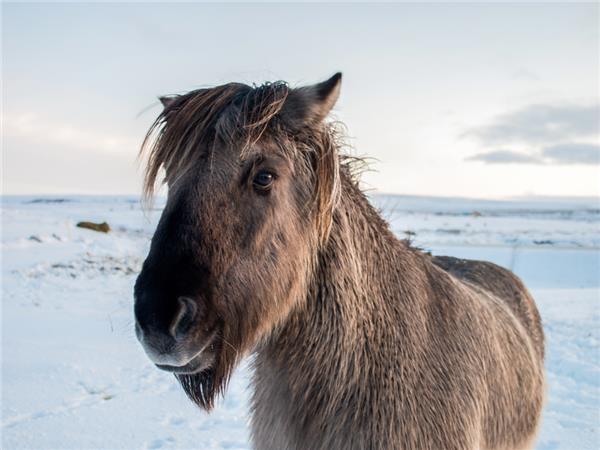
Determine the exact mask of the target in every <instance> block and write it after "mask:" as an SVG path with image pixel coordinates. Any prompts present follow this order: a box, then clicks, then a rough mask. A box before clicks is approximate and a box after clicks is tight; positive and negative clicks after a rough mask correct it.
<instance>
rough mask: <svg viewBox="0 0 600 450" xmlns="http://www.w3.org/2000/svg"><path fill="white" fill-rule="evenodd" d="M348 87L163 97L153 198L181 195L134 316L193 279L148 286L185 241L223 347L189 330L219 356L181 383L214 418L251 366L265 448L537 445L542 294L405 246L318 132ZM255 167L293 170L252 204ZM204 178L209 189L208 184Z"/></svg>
mask: <svg viewBox="0 0 600 450" xmlns="http://www.w3.org/2000/svg"><path fill="white" fill-rule="evenodd" d="M340 78H341V77H340V76H339V75H336V76H334V77H333V78H331V79H330V80H328V81H326V82H324V83H321V84H317V85H314V86H308V87H305V88H300V89H294V90H291V89H288V88H287V86H286V85H285V84H281V83H276V84H273V85H265V86H261V87H259V88H250V87H248V86H244V85H239V84H231V85H225V86H221V87H218V88H214V89H208V90H201V91H195V92H192V93H189V94H186V95H185V96H180V97H174V98H170V99H164V100H163V103H164V104H165V106H166V108H165V111H164V112H163V114H162V115H161V117H160V118H159V120H158V121H157V123H156V125H155V127H154V129H160V130H161V131H160V135H159V137H158V138H157V140H156V141H155V142H154V144H153V145H152V146H151V147H150V156H149V158H150V164H149V169H148V172H147V173H148V175H147V190H148V191H151V189H152V186H153V185H154V181H155V178H156V176H157V174H158V171H159V168H160V167H164V168H166V176H167V182H168V183H169V186H170V191H169V200H168V203H167V208H166V209H165V212H164V213H163V218H162V219H161V225H159V229H158V230H157V234H156V235H155V237H154V240H153V249H152V250H151V253H150V255H149V257H148V259H147V261H146V264H145V266H144V270H143V273H142V275H140V280H141V281H140V280H138V286H136V315H137V316H138V320H141V319H140V317H142V315H143V313H144V309H143V308H148V307H149V306H148V305H147V304H142V300H141V298H142V297H143V294H144V293H145V292H146V291H151V290H152V289H154V290H156V287H155V286H154V285H153V284H152V283H153V281H152V280H153V279H157V278H160V279H170V278H169V277H176V276H177V277H181V275H179V274H175V275H172V274H168V275H164V274H162V275H161V277H154V278H153V277H151V276H150V275H149V273H150V272H151V271H157V270H161V269H160V267H161V265H162V266H164V265H165V264H166V263H165V261H166V260H167V259H169V258H170V256H169V255H170V253H169V252H170V251H171V250H170V248H172V247H173V246H174V245H181V246H187V247H190V248H192V247H193V248H192V249H191V250H190V251H189V252H188V251H187V247H185V248H186V251H185V252H183V250H182V251H180V252H179V253H177V254H178V255H182V254H184V253H185V254H186V255H187V254H189V255H191V256H190V257H191V258H192V260H191V262H190V264H192V262H193V264H196V265H199V266H201V267H202V268H203V269H202V271H200V270H198V271H197V272H194V273H196V274H199V273H202V274H203V275H195V276H196V277H197V278H193V277H192V278H189V279H186V280H188V281H186V282H187V283H192V281H189V280H194V281H193V283H197V282H198V281H197V279H198V278H199V277H201V278H202V286H203V287H202V289H198V290H196V291H195V292H199V293H198V294H196V297H195V298H197V299H198V300H197V301H198V303H202V304H203V305H204V306H203V308H204V309H205V310H207V311H208V312H206V314H205V316H204V319H203V320H204V322H206V323H208V322H210V324H211V327H212V326H213V325H212V324H213V323H214V324H215V325H214V329H216V330H217V332H215V333H216V334H215V333H213V334H211V336H213V335H216V336H217V337H216V338H213V337H210V338H209V337H207V335H206V334H200V332H198V333H196V334H194V333H190V335H193V336H192V337H193V339H196V340H197V344H198V345H200V344H203V345H205V342H209V343H210V346H209V348H210V353H209V354H208V356H206V360H207V361H210V367H209V368H208V369H206V370H204V371H202V372H201V373H195V374H189V375H188V374H184V375H181V374H178V375H177V376H178V378H179V380H180V381H181V383H182V386H183V387H184V389H185V390H186V392H187V393H188V395H189V396H190V398H191V399H192V400H193V401H195V402H196V403H198V404H199V405H200V406H202V407H204V408H206V409H210V408H211V407H212V404H213V399H214V397H215V395H217V394H218V393H219V392H222V391H223V390H224V389H225V386H226V383H227V380H228V378H229V375H230V373H231V370H233V367H234V366H235V365H236V364H237V362H239V360H240V359H241V357H243V356H244V355H246V354H249V353H254V355H255V357H254V376H253V381H252V385H253V387H254V393H253V396H252V419H251V427H252V442H253V445H254V447H255V448H257V449H274V450H283V449H297V450H301V449H302V450H304V449H307V450H308V449H311V450H317V449H324V450H325V449H340V450H342V449H344V450H345V449H404V450H417V449H419V450H420V449H423V450H425V449H431V450H441V449H443V450H467V449H468V450H475V449H481V450H508V449H524V448H529V447H530V446H531V445H533V439H534V436H535V433H536V429H537V427H538V423H539V419H540V414H541V409H542V404H543V397H544V393H543V392H544V375H543V359H544V338H543V331H542V326H541V322H540V317H539V314H538V312H537V309H536V306H535V304H534V301H533V299H532V298H531V296H530V295H529V293H528V292H527V290H526V288H525V287H524V286H523V284H522V283H521V281H520V280H519V279H518V278H517V277H516V276H515V275H514V274H512V273H511V272H509V271H507V270H505V269H503V268H500V267H498V266H496V265H494V264H491V263H486V262H479V261H468V260H460V259H456V258H450V257H434V256H430V255H428V254H425V253H423V252H422V251H420V250H418V249H415V248H412V247H411V246H410V245H409V244H408V243H407V242H406V241H401V240H399V239H398V238H396V236H394V234H393V233H392V232H391V230H390V228H389V226H388V224H387V223H386V222H385V221H384V220H383V219H382V217H381V215H380V214H379V212H378V211H376V210H375V209H374V208H373V207H372V206H371V205H370V203H369V201H368V199H367V198H366V196H365V195H364V194H363V193H362V192H361V190H360V189H359V187H358V184H357V181H356V177H354V176H353V175H352V163H351V162H349V160H348V159H346V158H343V157H342V156H340V154H339V151H338V150H339V144H337V140H336V138H335V129H334V127H333V126H332V125H328V124H326V123H324V122H323V119H324V118H325V116H326V115H327V114H328V113H329V111H330V109H331V108H332V107H333V105H334V103H335V101H336V100H337V97H338V94H339V89H340ZM161 127H162V128H161ZM201 153H202V154H203V155H204V156H202V157H200V156H198V155H199V154H201ZM256 155H259V156H260V158H262V159H260V158H259V159H256V160H254V163H253V164H255V165H260V164H263V162H262V160H263V159H265V158H267V159H268V158H271V157H275V156H277V158H281V160H282V161H285V164H287V165H288V166H285V164H284V163H281V164H283V165H282V166H281V167H280V168H279V169H278V170H279V175H278V179H277V180H276V185H275V187H274V188H273V191H272V192H269V194H268V196H266V195H264V193H262V194H261V195H263V196H261V197H260V198H258V197H257V199H255V198H254V197H252V196H250V194H248V193H247V192H246V191H239V187H236V188H234V187H231V186H233V184H232V185H229V184H226V183H228V181H227V180H229V179H233V178H235V177H237V175H235V174H237V173H238V168H237V167H239V166H240V165H242V166H243V164H245V161H247V160H249V159H251V158H254V157H256ZM274 155H275V156H274ZM231 161H236V163H231ZM256 161H259V162H256ZM207 165H210V166H211V167H210V171H209V172H210V174H211V175H210V177H209V176H208V175H201V174H200V172H201V170H205V169H202V168H203V167H206V166H207ZM284 166H285V167H284ZM252 167H254V166H252ZM286 167H288V168H286ZM244 170H245V169H244ZM248 170H254V169H248ZM239 171H242V169H239ZM286 171H287V172H286ZM209 172H205V173H206V174H207V173H209ZM288 172H289V174H288ZM291 174H293V176H292V175H291ZM220 177H221V178H220ZM208 179H210V181H206V180H208ZM215 180H216V181H215ZM208 183H212V184H208ZM215 183H220V184H215ZM199 185H202V188H197V189H195V188H192V187H190V186H199ZM209 186H210V188H209ZM215 186H221V188H219V189H215V188H214V187H215ZM225 186H229V187H225ZM244 189H245V188H244ZM249 189H250V188H249ZM276 189H278V191H277V190H276ZM190 192H192V193H190ZM207 192H209V193H210V195H209V194H207ZM224 192H226V193H224ZM232 192H233V193H232ZM240 192H242V193H240ZM207 196H209V197H210V198H209V197H207ZM256 201H259V202H262V203H260V204H258V203H254V202H256ZM266 201H267V202H272V203H269V204H268V205H266V204H265V203H264V202H266ZM246 204H249V205H252V207H251V208H250V210H249V212H246V210H243V209H240V208H241V206H239V205H246ZM194 205H195V206H194ZM273 205H277V206H273ZM190 208H191V209H190ZM194 208H196V209H194ZM188 209H190V211H192V210H193V211H194V213H193V214H192V213H189V212H188ZM198 211H201V213H199V212H198ZM257 211H260V214H258V213H257ZM280 213H281V214H280ZM174 217H175V219H174ZM190 217H193V220H192V219H190ZM258 217H260V219H259V218H258ZM180 223H185V228H182V227H181V226H179V225H178V224H180ZM173 230H175V231H173ZM199 230H201V233H200V231H199ZM240 235H243V236H245V238H244V242H243V243H239V242H238V241H239V238H237V237H236V236H240ZM175 242H177V244H175ZM183 242H186V243H187V244H183ZM166 243H168V245H167V244H166ZM159 250H160V251H159ZM157 255H159V256H157ZM177 282H178V284H179V285H182V284H183V285H185V283H183V282H181V279H180V278H177ZM138 309H139V311H138ZM165 311H167V309H165ZM138 312H139V314H138ZM157 323H158V322H157ZM156 327H158V325H156ZM205 328H206V329H208V328H209V327H208V326H207V327H205ZM211 329H212V328H211ZM198 336H201V337H198ZM192 337H190V342H192V343H193V342H196V341H192ZM207 339H210V340H209V341H207ZM181 345H183V344H181ZM205 346H206V345H205ZM207 348H208V347H207ZM207 352H208V350H207Z"/></svg>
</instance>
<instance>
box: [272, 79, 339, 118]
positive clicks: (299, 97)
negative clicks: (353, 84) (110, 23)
mask: <svg viewBox="0 0 600 450" xmlns="http://www.w3.org/2000/svg"><path fill="white" fill-rule="evenodd" d="M341 87H342V74H341V72H338V73H336V74H335V75H334V76H332V77H331V78H329V79H328V80H326V81H323V82H321V83H317V84H312V85H310V86H303V87H300V88H296V89H292V90H291V91H290V94H289V96H288V99H287V101H286V102H285V105H284V106H283V110H282V113H283V115H284V116H285V117H286V118H287V119H288V120H290V121H292V122H293V123H294V124H297V125H306V124H308V125H314V124H317V123H319V122H321V121H322V120H323V119H325V117H327V114H329V112H330V111H331V109H332V108H333V106H334V105H335V102H336V101H337V99H338V97H339V96H340V89H341Z"/></svg>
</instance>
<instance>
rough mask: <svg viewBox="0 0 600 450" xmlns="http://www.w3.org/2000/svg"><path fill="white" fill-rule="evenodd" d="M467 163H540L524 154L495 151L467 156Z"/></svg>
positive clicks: (510, 151) (537, 159)
mask: <svg viewBox="0 0 600 450" xmlns="http://www.w3.org/2000/svg"><path fill="white" fill-rule="evenodd" d="M466 160H467V161H481V162H484V163H487V164H512V163H521V164H523V163H529V164H540V163H541V162H542V161H541V159H540V158H539V157H537V156H532V155H528V154H526V153H520V152H514V151H512V150H495V151H492V152H487V153H479V154H477V155H473V156H469V157H468V158H466Z"/></svg>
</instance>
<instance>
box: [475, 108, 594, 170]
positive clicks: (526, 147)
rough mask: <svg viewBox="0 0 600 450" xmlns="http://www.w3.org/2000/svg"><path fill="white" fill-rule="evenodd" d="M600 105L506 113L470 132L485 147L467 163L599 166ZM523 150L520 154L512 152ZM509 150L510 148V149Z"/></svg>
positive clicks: (525, 109) (522, 110) (528, 109)
mask: <svg viewBox="0 0 600 450" xmlns="http://www.w3.org/2000/svg"><path fill="white" fill-rule="evenodd" d="M599 133H600V105H598V104H596V105H590V104H588V105H576V104H546V105H541V104H537V105H530V106H527V107H525V108H522V109H519V110H517V111H513V112H511V113H507V114H503V115H500V116H498V117H496V119H494V120H492V121H491V122H490V123H488V124H487V125H484V126H480V127H475V128H472V129H469V130H467V131H466V132H465V133H464V134H463V136H464V137H470V138H473V139H475V140H477V141H479V142H480V143H481V144H483V145H484V146H486V147H498V146H501V147H500V148H501V149H499V150H493V151H487V152H482V153H478V154H475V155H472V156H469V157H467V158H466V161H479V162H483V163H486V164H548V165H549V164H553V165H557V164H585V165H590V164H592V165H595V164H600V146H599V145H598V144H597V143H590V142H586V141H589V140H590V138H592V139H594V141H595V142H597V139H598V136H599ZM512 146H517V147H518V148H520V150H519V151H516V150H514V149H511V147H512ZM507 147H508V148H507Z"/></svg>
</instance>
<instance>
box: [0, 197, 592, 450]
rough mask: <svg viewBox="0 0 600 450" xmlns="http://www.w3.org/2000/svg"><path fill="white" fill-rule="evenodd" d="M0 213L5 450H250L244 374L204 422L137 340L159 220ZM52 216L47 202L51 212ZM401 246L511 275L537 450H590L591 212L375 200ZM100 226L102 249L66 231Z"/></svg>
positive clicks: (126, 212)
mask: <svg viewBox="0 0 600 450" xmlns="http://www.w3.org/2000/svg"><path fill="white" fill-rule="evenodd" d="M52 200H53V199H50V198H43V199H36V198H32V197H4V198H3V199H2V203H3V204H2V346H1V349H2V355H1V356H2V428H1V432H2V448H3V449H13V448H29V449H47V448H51V449H62V448H70V449H85V448H102V449H120V448H126V449H145V448H201V449H204V448H227V449H235V448H248V430H247V400H248V387H247V384H248V375H249V371H248V369H247V367H246V366H245V365H244V366H243V367H240V368H239V369H238V370H237V371H236V373H235V376H234V378H233V380H232V382H231V385H230V387H229V390H228V392H227V394H226V396H225V398H224V399H223V400H222V401H221V402H220V404H219V406H218V407H217V408H216V410H215V411H214V412H213V413H212V414H210V415H207V414H205V413H204V412H201V411H200V410H198V409H197V408H195V407H194V406H193V405H192V404H191V403H190V402H189V401H188V400H187V398H186V397H185V395H184V393H183V391H182V390H181V389H180V387H179V385H178V383H177V382H176V380H175V379H174V377H173V376H172V375H170V374H168V373H165V372H161V371H159V370H158V369H156V368H155V367H154V366H153V365H152V364H151V363H150V362H149V360H148V359H147V358H146V356H145V355H144V353H143V351H142V350H141V347H140V346H139V345H138V343H137V342H136V339H135V336H134V333H133V316H132V314H133V313H132V287H133V283H134V280H135V274H136V272H137V271H138V270H139V268H140V265H141V261H142V258H143V257H144V255H145V253H146V249H147V246H148V243H149V239H150V236H151V233H152V230H153V227H154V225H155V223H156V220H157V219H158V216H159V213H160V211H159V209H160V208H159V207H160V205H158V207H157V209H156V210H154V211H151V212H149V213H143V212H142V210H141V208H140V205H139V202H138V200H137V199H135V198H127V197H67V198H65V199H64V200H67V201H52ZM55 200H56V199H55ZM373 201H374V202H375V203H376V204H377V205H378V206H379V207H380V208H381V209H382V212H383V214H384V216H385V217H386V218H387V219H388V220H389V221H390V222H391V224H392V227H393V229H394V231H395V232H396V233H397V234H398V236H400V237H410V238H411V239H412V240H413V241H414V243H415V245H418V246H420V247H422V248H424V249H426V250H430V251H432V252H434V253H436V254H450V255H455V256H460V257H468V258H477V259H487V260H491V261H494V262H496V263H498V264H501V265H503V266H505V267H508V268H511V269H513V270H514V271H515V272H516V273H517V274H518V275H520V276H521V277H522V278H523V279H524V281H525V282H526V284H527V285H528V286H529V287H530V289H531V290H532V292H533V294H534V297H535V298H536V300H537V302H538V305H539V308H540V311H541V314H542V318H543V320H544V327H545V330H546V337H547V363H546V366H547V378H548V395H547V398H548V399H547V403H546V409H545V412H544V419H543V424H542V428H541V432H540V435H539V439H538V444H537V447H536V448H538V449H544V450H551V449H572V450H583V449H597V448H600V349H599V344H600V327H599V325H600V294H599V292H600V291H599V289H600V253H599V248H600V205H599V204H598V203H597V202H592V201H578V200H568V199H567V200H563V201H556V200H545V201H542V200H530V201H510V202H491V201H473V200H465V199H435V198H416V197H400V196H374V197H373ZM80 220H91V221H107V222H108V223H109V224H110V226H111V227H112V229H113V231H112V232H111V233H109V234H106V235H105V234H100V233H96V232H93V231H87V230H83V229H79V228H76V227H75V224H76V223H77V222H78V221H80Z"/></svg>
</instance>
